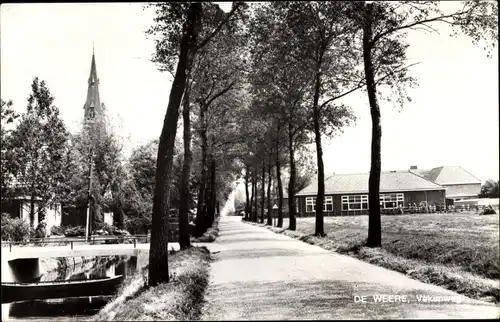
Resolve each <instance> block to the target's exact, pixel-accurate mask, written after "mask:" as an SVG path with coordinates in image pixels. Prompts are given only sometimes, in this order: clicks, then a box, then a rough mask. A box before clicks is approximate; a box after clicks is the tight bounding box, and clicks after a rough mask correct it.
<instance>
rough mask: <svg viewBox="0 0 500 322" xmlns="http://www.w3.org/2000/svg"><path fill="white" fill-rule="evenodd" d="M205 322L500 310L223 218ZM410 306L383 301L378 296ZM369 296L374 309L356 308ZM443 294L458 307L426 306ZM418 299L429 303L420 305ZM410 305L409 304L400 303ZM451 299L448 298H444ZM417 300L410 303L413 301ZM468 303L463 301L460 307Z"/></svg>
mask: <svg viewBox="0 0 500 322" xmlns="http://www.w3.org/2000/svg"><path fill="white" fill-rule="evenodd" d="M219 229H220V233H219V237H218V239H217V240H216V241H215V242H214V243H212V244H209V245H207V246H208V247H209V248H210V250H211V251H212V252H215V255H214V257H215V261H214V262H213V263H212V265H211V276H210V285H209V287H208V290H207V297H206V300H207V303H206V305H205V306H204V309H203V315H202V319H203V320H249V319H250V320H284V319H387V318H389V319H391V318H392V319H410V318H414V319H428V318H437V319H449V318H497V317H499V315H500V309H499V307H498V306H496V305H494V304H491V303H485V302H480V301H476V300H472V299H469V298H464V297H462V296H460V295H458V294H457V293H454V292H451V291H448V290H445V289H443V288H440V287H437V286H434V285H429V284H424V283H421V282H419V281H416V280H412V279H410V278H408V277H406V276H404V275H403V274H400V273H397V272H394V271H390V270H387V269H384V268H381V267H377V266H374V265H371V264H368V263H365V262H362V261H359V260H357V259H354V258H351V257H348V256H344V255H340V254H337V253H333V252H329V251H326V250H323V249H322V248H320V247H317V246H313V245H309V244H306V243H303V242H301V241H297V240H295V239H292V238H290V237H287V236H284V235H281V234H275V233H273V232H271V231H269V230H267V229H265V228H262V227H257V226H253V225H249V224H245V223H242V222H241V217H221V220H220V223H219ZM382 294H385V295H401V296H406V297H407V298H406V300H407V302H399V303H394V302H393V303H389V302H387V303H382V302H375V300H374V296H378V295H382ZM355 296H366V301H367V302H366V303H360V302H355V301H354V297H355ZM422 296H442V297H446V299H449V300H452V301H455V303H450V302H448V303H444V302H441V303H424V302H421V300H422V299H421V297H422ZM417 297H418V298H420V299H421V300H420V301H419V300H418V299H417ZM400 300H403V298H400ZM443 300H445V298H443ZM408 301H409V303H408ZM457 301H461V302H460V303H456V302H457Z"/></svg>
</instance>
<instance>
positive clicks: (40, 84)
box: [2, 78, 68, 226]
mask: <svg viewBox="0 0 500 322" xmlns="http://www.w3.org/2000/svg"><path fill="white" fill-rule="evenodd" d="M31 89H32V93H31V94H30V96H29V97H28V106H27V110H26V112H25V113H22V114H21V116H20V118H19V124H18V125H17V127H16V128H15V129H14V130H13V131H12V133H11V136H10V139H9V140H8V142H6V143H7V144H8V145H7V146H6V148H7V151H6V159H7V160H9V161H12V163H11V164H10V169H9V173H11V174H12V175H13V177H14V178H15V179H16V181H17V182H18V186H17V188H18V189H19V190H20V191H21V192H22V193H24V194H25V195H28V196H30V197H31V200H32V202H31V207H30V224H31V225H32V226H33V224H34V216H35V210H34V200H35V198H39V199H40V200H37V204H38V205H39V209H43V208H44V207H45V205H46V204H47V202H48V201H49V200H50V199H51V198H52V197H53V196H55V197H56V198H57V196H58V195H59V194H58V192H59V189H60V188H61V186H62V183H63V182H64V181H65V178H64V171H63V169H64V167H65V160H64V156H65V146H66V144H67V138H68V133H67V131H66V127H65V125H64V122H63V121H62V119H61V118H60V117H59V109H58V108H57V107H55V106H53V105H52V103H53V101H54V97H53V96H52V95H51V94H50V91H49V89H48V88H47V86H46V84H45V82H44V81H39V80H38V78H35V79H34V80H33V83H32V85H31ZM9 163H10V162H9ZM2 170H3V169H2ZM39 220H43V218H42V214H40V218H39Z"/></svg>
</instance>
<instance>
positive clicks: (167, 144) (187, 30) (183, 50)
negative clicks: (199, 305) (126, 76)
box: [148, 2, 241, 286]
mask: <svg viewBox="0 0 500 322" xmlns="http://www.w3.org/2000/svg"><path fill="white" fill-rule="evenodd" d="M202 6H203V5H202V4H201V3H197V2H192V3H165V4H163V3H162V4H157V11H156V13H157V17H156V18H155V23H156V24H155V26H153V27H152V28H151V30H150V31H149V33H150V34H162V35H164V37H163V38H162V39H160V40H157V41H156V56H155V60H156V61H158V62H159V63H160V64H162V67H161V68H163V69H167V70H173V69H174V68H173V66H174V64H175V61H177V66H176V68H175V76H174V80H173V83H172V88H171V90H170V98H169V103H168V106H167V112H166V115H165V119H164V122H163V128H162V132H161V135H160V140H159V145H158V158H157V165H156V175H155V192H154V197H153V216H152V221H153V229H152V231H151V248H150V252H149V280H148V284H149V285H150V286H153V285H157V284H158V283H162V282H168V281H169V273H168V234H167V232H168V213H169V210H170V203H169V201H170V200H169V198H170V189H169V187H170V182H171V181H172V163H173V152H174V143H175V136H176V132H177V121H178V117H179V105H180V103H181V100H182V96H183V94H184V89H185V86H186V77H187V73H186V70H187V67H188V64H189V57H190V56H189V55H192V56H191V58H192V59H194V58H195V57H194V56H195V55H194V54H195V53H196V51H197V50H199V49H201V48H203V46H205V45H206V44H207V43H208V42H209V41H210V40H211V39H212V38H213V37H215V36H216V34H217V33H218V32H219V31H220V29H221V28H222V27H223V26H224V25H225V24H226V23H227V22H228V20H229V19H230V18H231V16H232V15H233V14H234V12H235V11H236V10H237V9H238V8H239V7H240V6H241V4H240V3H235V4H233V8H232V10H231V12H230V13H229V14H227V15H223V14H221V13H220V12H219V14H218V17H221V16H222V17H221V18H222V19H221V21H220V23H219V24H218V25H217V27H216V28H215V29H213V30H210V31H208V33H207V34H206V36H205V37H203V38H202V39H199V38H198V34H199V31H200V27H201V23H202V22H201V21H202V18H203V17H204V16H208V15H206V13H204V12H203V11H202Z"/></svg>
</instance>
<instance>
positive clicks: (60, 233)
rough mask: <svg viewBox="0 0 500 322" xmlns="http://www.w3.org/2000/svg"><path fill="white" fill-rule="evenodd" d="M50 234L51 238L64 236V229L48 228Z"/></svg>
mask: <svg viewBox="0 0 500 322" xmlns="http://www.w3.org/2000/svg"><path fill="white" fill-rule="evenodd" d="M50 234H51V235H53V236H64V227H62V226H52V227H50Z"/></svg>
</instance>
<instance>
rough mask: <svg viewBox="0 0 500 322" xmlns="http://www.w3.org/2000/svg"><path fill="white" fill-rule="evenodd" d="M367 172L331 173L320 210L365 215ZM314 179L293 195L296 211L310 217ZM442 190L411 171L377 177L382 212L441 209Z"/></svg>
mask: <svg viewBox="0 0 500 322" xmlns="http://www.w3.org/2000/svg"><path fill="white" fill-rule="evenodd" d="M368 178H369V174H368V173H358V174H334V175H332V176H330V177H328V178H326V180H325V200H324V205H323V210H324V212H325V215H326V216H347V215H362V214H368V211H369V207H368ZM317 189H318V183H317V180H315V181H314V182H312V183H311V184H310V185H309V186H307V187H306V188H305V189H303V190H302V191H300V192H299V193H297V194H296V197H297V200H296V206H297V209H296V210H297V212H298V213H299V215H302V216H313V215H314V213H315V211H316V195H317V193H318V190H317ZM445 198H446V188H445V187H443V186H440V185H438V184H436V183H434V182H431V181H429V180H427V179H425V178H423V177H421V176H419V175H417V174H415V173H413V172H411V171H389V172H382V173H381V175H380V208H381V211H382V213H386V212H391V211H393V210H395V209H398V208H400V207H401V208H406V207H411V206H414V205H416V206H420V205H422V204H423V203H425V205H436V206H438V207H444V205H445Z"/></svg>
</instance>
